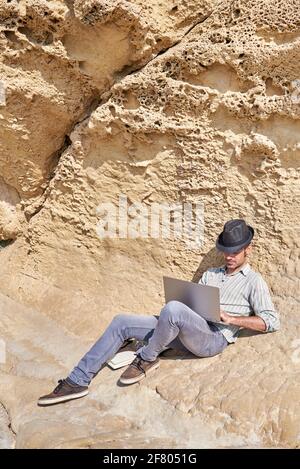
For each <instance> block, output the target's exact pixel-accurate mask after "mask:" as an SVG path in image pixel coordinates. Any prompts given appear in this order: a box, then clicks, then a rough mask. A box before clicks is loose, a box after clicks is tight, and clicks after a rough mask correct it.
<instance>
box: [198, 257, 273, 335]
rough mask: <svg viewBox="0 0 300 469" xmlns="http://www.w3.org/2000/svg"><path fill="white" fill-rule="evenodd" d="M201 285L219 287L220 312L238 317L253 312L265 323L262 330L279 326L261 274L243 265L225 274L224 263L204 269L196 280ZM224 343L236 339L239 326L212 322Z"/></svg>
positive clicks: (247, 265)
mask: <svg viewBox="0 0 300 469" xmlns="http://www.w3.org/2000/svg"><path fill="white" fill-rule="evenodd" d="M199 283H201V284H202V285H211V286H213V287H219V289H220V307H221V309H222V310H223V311H225V312H227V313H231V314H235V315H238V316H251V315H256V316H259V317H261V318H262V319H263V321H264V322H265V324H266V332H273V331H277V330H278V329H279V327H280V321H279V314H278V312H277V311H275V308H274V305H273V303H272V300H271V296H270V292H269V288H268V285H267V284H266V282H265V281H264V279H263V278H262V276H261V274H259V273H258V272H254V270H252V269H251V267H250V265H249V264H248V263H247V264H245V265H244V266H243V267H242V268H241V269H240V270H239V271H238V272H236V273H234V274H230V275H228V274H226V266H225V265H224V266H222V267H217V268H212V269H208V270H207V271H206V272H204V274H203V275H202V278H201V279H200V280H199ZM215 325H216V326H217V327H218V328H219V329H220V331H221V332H222V334H223V335H224V336H225V338H226V339H227V341H228V342H230V343H233V342H235V341H236V339H237V336H238V334H239V331H240V329H241V328H240V327H239V326H234V325H231V324H224V325H223V324H219V323H218V324H215Z"/></svg>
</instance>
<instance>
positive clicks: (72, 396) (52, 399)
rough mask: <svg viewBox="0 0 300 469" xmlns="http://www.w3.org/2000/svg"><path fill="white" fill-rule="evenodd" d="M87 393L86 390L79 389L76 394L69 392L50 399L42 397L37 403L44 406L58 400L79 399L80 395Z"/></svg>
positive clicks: (56, 402)
mask: <svg viewBox="0 0 300 469" xmlns="http://www.w3.org/2000/svg"><path fill="white" fill-rule="evenodd" d="M88 393H89V391H88V390H86V391H81V392H78V393H76V394H69V395H68V396H62V397H55V398H51V399H43V400H38V405H40V406H44V405H52V404H58V403H59V402H66V401H71V400H72V399H79V398H80V397H84V396H86V395H87V394H88Z"/></svg>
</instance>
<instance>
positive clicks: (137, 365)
mask: <svg viewBox="0 0 300 469" xmlns="http://www.w3.org/2000/svg"><path fill="white" fill-rule="evenodd" d="M142 361H143V359H142V358H141V357H135V359H134V360H133V362H132V363H131V365H130V366H133V367H134V368H137V369H138V370H140V371H142V372H143V373H145V370H144V368H143V367H142V366H141V362H142Z"/></svg>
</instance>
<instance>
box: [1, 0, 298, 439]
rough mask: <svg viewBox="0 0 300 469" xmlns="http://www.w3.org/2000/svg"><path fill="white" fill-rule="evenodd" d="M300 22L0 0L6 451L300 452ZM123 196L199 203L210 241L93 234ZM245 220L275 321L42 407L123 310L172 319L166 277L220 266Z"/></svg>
mask: <svg viewBox="0 0 300 469" xmlns="http://www.w3.org/2000/svg"><path fill="white" fill-rule="evenodd" d="M299 17H300V4H299V2H298V1H297V0H286V1H274V0H272V1H271V0H261V1H260V2H257V1H254V0H248V1H246V0H230V1H229V0H227V1H222V2H221V1H218V0H198V1H194V0H188V1H184V0H161V1H153V2H151V4H149V5H147V4H146V3H145V2H142V1H140V0H132V1H126V0H120V1H113V0H104V1H96V0H84V1H79V0H78V1H77V0H74V1H71V0H65V1H63V0H52V1H44V0H19V1H17V0H13V1H10V2H7V1H4V0H0V50H1V55H0V240H1V248H2V249H1V250H0V273H1V290H0V291H1V292H2V294H1V296H0V305H1V334H0V336H1V338H3V339H4V340H5V342H6V348H7V360H6V363H5V364H2V365H1V364H0V370H1V383H0V403H1V404H0V447H1V445H2V446H4V447H6V446H10V445H14V444H15V445H16V446H17V447H118V446H124V447H126V446H129V445H132V446H133V447H159V446H160V447H161V446H163V447H168V446H169V447H170V446H173V447H180V446H186V447H201V446H205V447H216V446H218V447H219V446H220V447H232V446H233V447H238V446H242V447H246V446H267V447H274V446H276V447H278V446H283V447H296V446H297V445H299V434H300V428H299V426H300V424H299V422H300V415H299V405H297V404H298V401H299V396H300V390H299V384H300V383H299V382H300V379H299V375H300V372H299V363H300V353H299V333H300V324H299V294H298V291H299V277H300V275H299V274H300V272H299V251H300V244H299V216H300V211H299V156H300V137H299V135H300V73H299V72H300V67H299V63H300V32H299V26H300V25H299ZM120 194H124V195H126V196H127V198H128V200H129V202H131V203H132V202H142V203H143V204H144V206H146V207H150V206H151V204H153V203H155V202H157V203H161V202H167V203H172V202H176V201H180V202H182V203H183V202H195V201H199V200H200V201H202V203H203V204H204V216H205V227H204V234H205V236H204V243H203V245H202V246H201V247H199V249H190V248H189V247H188V246H187V245H186V244H185V243H184V241H183V240H182V239H161V238H157V239H155V238H150V237H149V238H145V239H143V238H138V239H132V238H131V239H130V238H105V239H101V238H99V236H98V235H97V231H96V227H97V223H98V220H99V214H98V212H97V207H98V205H99V204H100V203H105V202H111V203H113V204H115V205H117V204H118V203H119V196H120ZM235 217H245V218H246V219H247V221H248V222H249V223H250V224H251V225H252V226H254V228H255V230H256V238H255V243H254V251H253V257H252V259H251V263H252V265H253V267H254V268H255V269H256V270H259V271H260V272H261V273H262V274H263V275H264V277H265V278H266V280H267V281H268V284H269V286H270V288H271V291H272V294H273V298H274V302H275V305H276V307H277V308H278V310H279V311H280V313H281V322H282V328H281V331H280V332H278V333H275V334H269V335H252V336H247V334H244V337H242V338H240V339H239V340H238V342H237V344H235V345H234V346H232V347H229V348H228V350H226V352H225V353H224V354H222V356H218V357H214V358H211V359H203V360H195V359H193V358H192V357H191V356H189V357H180V356H179V357H174V356H173V355H172V354H170V355H171V356H169V359H167V355H168V353H167V354H166V356H165V360H162V366H161V368H160V369H159V371H157V372H156V374H155V375H153V377H151V379H150V378H149V380H145V381H143V382H142V383H141V384H140V385H136V386H132V387H130V388H128V389H127V388H126V389H124V388H119V387H117V386H115V382H116V381H117V376H118V372H111V371H110V370H108V369H106V368H105V369H103V370H102V371H101V373H99V375H98V376H97V378H96V379H95V381H94V382H93V387H92V392H91V394H90V395H89V397H88V398H87V399H85V400H82V401H80V402H71V403H68V404H66V405H65V406H61V407H59V408H55V409H53V408H51V409H42V410H41V409H39V408H37V407H36V398H37V397H38V396H39V394H40V393H44V392H46V391H48V390H49V386H50V387H51V386H53V384H54V383H55V382H56V380H57V379H58V378H59V377H61V375H62V374H65V373H66V372H67V370H68V369H69V368H70V367H71V366H72V365H73V364H74V363H75V362H76V361H77V360H78V359H79V358H80V356H81V354H82V353H83V351H85V350H86V348H87V347H88V346H89V344H90V343H91V342H92V341H93V340H94V339H95V338H97V337H98V336H99V335H100V333H101V331H102V330H103V328H104V327H105V326H106V325H107V324H108V322H109V321H110V319H111V318H112V317H113V315H114V314H116V313H118V312H123V311H125V312H126V311H127V312H136V313H137V314H157V313H158V312H159V309H160V308H161V307H162V305H163V291H162V275H163V274H172V275H174V276H178V277H181V278H185V279H194V280H197V279H198V278H199V276H200V274H201V273H202V272H203V271H204V270H205V269H206V268H207V267H208V266H211V265H218V264H219V262H220V258H219V257H218V255H217V253H216V252H215V250H214V249H213V246H214V240H215V237H216V235H217V234H218V233H219V232H220V230H221V228H222V225H223V223H224V222H225V221H226V220H227V219H229V218H235ZM180 358H184V359H180ZM182 373H184V375H185V379H184V380H181V376H182ZM112 404H113V406H112ZM62 420H63V422H64V423H63V425H62V424H61V421H62ZM58 425H60V428H61V429H62V431H61V432H60V434H59V435H58V434H57V427H58ZM136 429H139V433H138V435H139V436H138V437H137V436H136V433H137V432H136Z"/></svg>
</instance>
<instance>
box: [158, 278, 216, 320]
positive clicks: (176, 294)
mask: <svg viewBox="0 0 300 469" xmlns="http://www.w3.org/2000/svg"><path fill="white" fill-rule="evenodd" d="M163 282H164V290H165V300H166V303H167V302H168V301H171V300H177V301H181V302H182V303H184V304H185V305H187V306H188V307H189V308H191V309H192V310H193V311H195V313H197V314H200V316H202V317H203V318H204V319H206V320H207V321H210V322H215V323H221V324H224V322H222V321H221V318H220V290H219V288H218V287H211V286H209V285H201V284H199V283H194V282H189V281H187V280H179V279H177V278H171V277H166V276H163Z"/></svg>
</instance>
